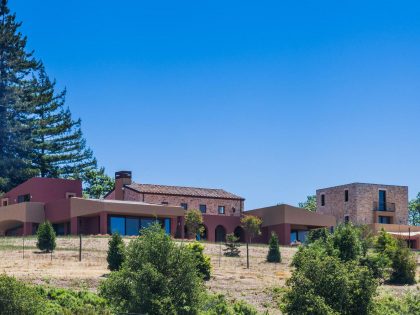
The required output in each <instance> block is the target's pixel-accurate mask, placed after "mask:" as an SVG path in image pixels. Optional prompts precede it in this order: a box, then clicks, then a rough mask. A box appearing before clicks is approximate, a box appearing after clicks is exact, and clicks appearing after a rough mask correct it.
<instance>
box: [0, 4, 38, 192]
mask: <svg viewBox="0 0 420 315" xmlns="http://www.w3.org/2000/svg"><path fill="white" fill-rule="evenodd" d="M0 1H1V2H0V191H1V190H3V191H7V190H9V189H10V188H12V187H14V186H16V185H17V184H19V183H21V182H23V181H24V180H26V179H28V178H30V177H32V176H33V175H34V173H33V169H32V168H31V163H30V128H29V125H28V122H27V113H28V111H29V108H30V104H28V102H27V101H26V98H27V94H28V91H27V86H28V85H27V81H28V76H29V75H30V74H31V73H32V72H33V71H35V70H36V69H37V68H38V67H39V62H38V61H36V60H35V58H34V57H33V52H27V51H26V41H27V39H26V37H24V36H22V34H21V33H20V32H19V27H20V26H21V23H18V22H16V16H15V14H11V13H10V10H9V8H8V6H7V0H0Z"/></svg>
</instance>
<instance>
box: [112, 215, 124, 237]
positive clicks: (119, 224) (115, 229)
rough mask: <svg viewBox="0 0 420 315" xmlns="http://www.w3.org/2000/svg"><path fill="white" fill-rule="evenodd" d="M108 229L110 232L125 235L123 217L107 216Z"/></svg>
mask: <svg viewBox="0 0 420 315" xmlns="http://www.w3.org/2000/svg"><path fill="white" fill-rule="evenodd" d="M109 230H110V232H111V234H113V233H118V234H120V235H125V218H123V217H110V218H109Z"/></svg>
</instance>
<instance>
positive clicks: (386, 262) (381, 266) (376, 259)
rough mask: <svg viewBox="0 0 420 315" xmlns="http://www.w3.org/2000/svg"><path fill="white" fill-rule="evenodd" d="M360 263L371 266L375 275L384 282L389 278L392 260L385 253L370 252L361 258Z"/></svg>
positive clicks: (370, 268)
mask: <svg viewBox="0 0 420 315" xmlns="http://www.w3.org/2000/svg"><path fill="white" fill-rule="evenodd" d="M360 264H361V265H362V266H366V267H367V268H369V270H370V271H371V272H372V275H373V277H374V278H376V279H380V280H381V281H382V282H383V281H385V280H386V279H388V277H389V275H390V272H391V271H390V266H391V260H390V259H389V258H388V257H387V256H386V255H383V254H379V253H371V254H368V255H366V256H364V257H362V258H361V259H360Z"/></svg>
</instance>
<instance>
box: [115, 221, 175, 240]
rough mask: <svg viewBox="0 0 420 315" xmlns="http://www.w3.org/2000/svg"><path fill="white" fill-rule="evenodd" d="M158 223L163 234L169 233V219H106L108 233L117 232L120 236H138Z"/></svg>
mask: <svg viewBox="0 0 420 315" xmlns="http://www.w3.org/2000/svg"><path fill="white" fill-rule="evenodd" d="M155 222H158V223H159V224H160V225H161V226H162V228H163V229H165V232H166V233H168V234H170V233H171V219H169V218H158V219H156V218H141V217H126V216H110V217H108V233H110V234H112V233H115V232H118V233H119V234H120V235H139V234H141V230H142V229H143V228H146V227H148V226H150V225H151V224H153V223H155Z"/></svg>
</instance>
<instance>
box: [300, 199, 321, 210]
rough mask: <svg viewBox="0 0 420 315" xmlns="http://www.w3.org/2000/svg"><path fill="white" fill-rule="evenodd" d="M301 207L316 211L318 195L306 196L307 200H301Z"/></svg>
mask: <svg viewBox="0 0 420 315" xmlns="http://www.w3.org/2000/svg"><path fill="white" fill-rule="evenodd" d="M299 208H303V209H306V210H309V211H312V212H315V211H316V208H317V207H316V195H311V196H307V197H306V201H305V202H299Z"/></svg>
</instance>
